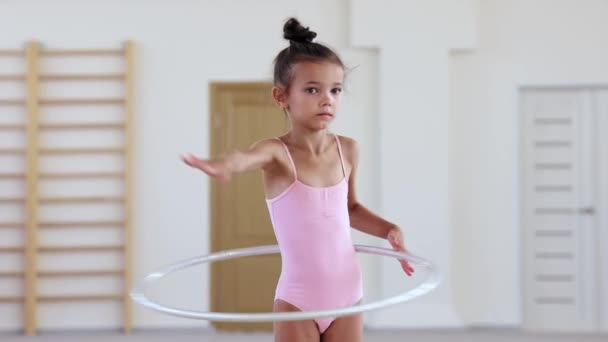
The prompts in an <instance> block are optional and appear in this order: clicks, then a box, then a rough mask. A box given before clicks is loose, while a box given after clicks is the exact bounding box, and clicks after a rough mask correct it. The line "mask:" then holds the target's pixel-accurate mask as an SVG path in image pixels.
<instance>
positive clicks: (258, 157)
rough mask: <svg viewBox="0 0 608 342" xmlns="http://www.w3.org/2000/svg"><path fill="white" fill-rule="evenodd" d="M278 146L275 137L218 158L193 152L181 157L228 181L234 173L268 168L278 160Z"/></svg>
mask: <svg viewBox="0 0 608 342" xmlns="http://www.w3.org/2000/svg"><path fill="white" fill-rule="evenodd" d="M276 147H277V145H276V142H274V141H273V139H267V140H261V141H258V142H256V143H255V144H253V145H252V146H251V148H249V150H247V151H244V152H242V151H238V150H234V151H232V152H230V153H228V154H226V155H225V156H223V157H221V158H217V159H204V158H199V157H196V156H194V155H192V154H188V155H184V156H182V157H181V159H182V160H183V162H184V163H186V164H187V165H189V166H191V167H193V168H196V169H199V170H201V171H203V172H204V173H206V174H208V175H209V176H211V177H214V178H216V179H218V180H221V181H228V180H230V178H231V177H232V175H233V174H237V173H241V172H247V171H253V170H258V169H265V168H267V167H268V166H269V165H271V164H272V163H273V162H274V161H276V156H277V148H276ZM279 151H280V150H279Z"/></svg>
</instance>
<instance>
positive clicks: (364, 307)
mask: <svg viewBox="0 0 608 342" xmlns="http://www.w3.org/2000/svg"><path fill="white" fill-rule="evenodd" d="M355 250H356V251H357V252H361V253H367V254H376V255H382V256H390V257H394V258H397V259H399V260H406V261H408V262H409V263H411V264H414V265H418V266H422V267H424V268H426V269H427V274H428V276H427V278H426V280H425V281H424V282H423V283H422V284H420V285H418V286H417V287H415V288H413V289H411V290H409V291H406V292H403V293H401V294H398V295H396V296H393V297H389V298H386V299H382V300H378V301H375V302H371V303H366V304H356V305H353V306H349V307H345V308H341V309H331V310H319V311H298V312H264V313H232V312H211V311H194V310H184V309H178V308H174V307H169V306H165V305H162V304H159V303H157V302H154V301H152V300H151V299H149V298H148V297H147V296H146V295H145V289H146V285H148V284H151V283H153V282H156V281H158V280H159V279H161V278H163V277H165V276H166V275H168V274H170V273H173V272H176V271H179V270H183V269H186V268H189V267H192V266H195V265H199V264H203V263H212V262H216V261H221V260H228V259H235V258H240V257H245V256H255V255H266V254H275V253H279V252H280V250H279V246H278V245H269V246H260V247H252V248H240V249H232V250H226V251H221V252H217V253H212V254H209V255H203V256H197V257H193V258H190V259H186V260H183V261H179V262H176V263H173V264H170V265H167V266H165V267H161V268H159V269H158V270H156V271H154V272H152V273H150V274H148V275H147V276H146V277H144V278H143V279H142V280H141V281H140V282H139V283H138V284H136V285H135V286H134V287H133V289H132V290H131V293H130V294H131V298H132V299H133V300H134V301H135V302H137V303H139V304H141V305H143V306H145V307H147V308H150V309H153V310H156V311H159V312H162V313H166V314H169V315H173V316H178V317H184V318H194V319H202V320H208V321H218V322H272V321H297V320H309V319H317V318H324V317H341V316H347V315H352V314H357V313H361V312H364V311H370V310H377V309H381V308H384V307H387V306H391V305H395V304H399V303H403V302H406V301H409V300H412V299H414V298H416V297H420V296H422V295H424V294H427V293H429V292H430V291H432V290H433V289H435V288H436V287H437V286H438V285H439V283H440V282H441V280H440V276H439V273H438V271H437V269H436V267H435V266H434V265H433V264H432V263H431V262H429V261H427V260H425V259H422V258H419V257H415V256H413V255H409V254H406V253H402V252H398V251H395V250H391V249H386V248H380V247H372V246H362V245H355Z"/></svg>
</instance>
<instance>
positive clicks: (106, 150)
mask: <svg viewBox="0 0 608 342" xmlns="http://www.w3.org/2000/svg"><path fill="white" fill-rule="evenodd" d="M124 152H125V149H124V147H84V148H44V149H41V150H40V153H42V154H88V153H124Z"/></svg>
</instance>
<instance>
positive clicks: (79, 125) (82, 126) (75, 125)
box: [0, 123, 125, 129]
mask: <svg viewBox="0 0 608 342" xmlns="http://www.w3.org/2000/svg"><path fill="white" fill-rule="evenodd" d="M0 127H1V126H0ZM124 127H125V125H124V124H123V123H48V124H41V125H40V128H41V129H121V128H124Z"/></svg>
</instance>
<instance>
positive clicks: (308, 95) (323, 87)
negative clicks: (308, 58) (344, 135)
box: [273, 62, 344, 131]
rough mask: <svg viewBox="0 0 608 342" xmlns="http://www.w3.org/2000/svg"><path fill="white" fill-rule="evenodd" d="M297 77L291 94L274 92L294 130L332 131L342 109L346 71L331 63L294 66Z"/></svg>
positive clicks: (290, 89)
mask: <svg viewBox="0 0 608 342" xmlns="http://www.w3.org/2000/svg"><path fill="white" fill-rule="evenodd" d="M293 75H294V77H293V79H292V82H291V85H290V86H289V91H288V93H285V92H284V89H279V88H276V90H273V95H274V98H275V100H276V101H277V103H278V104H279V105H280V106H281V107H282V108H285V109H287V112H288V113H289V119H290V120H291V123H292V127H294V126H302V127H304V128H308V129H310V130H315V131H316V130H322V129H326V128H328V127H329V124H330V123H331V122H332V121H333V120H334V118H335V116H336V114H337V112H338V109H339V107H340V100H341V97H342V82H343V81H344V70H343V69H342V67H341V66H339V65H336V64H334V63H330V62H319V63H313V62H301V63H297V64H295V65H294V66H293Z"/></svg>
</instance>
